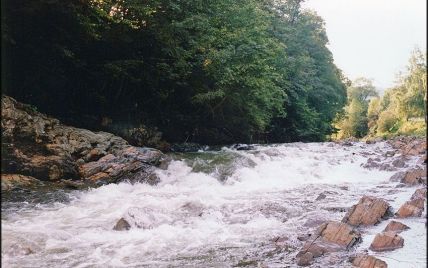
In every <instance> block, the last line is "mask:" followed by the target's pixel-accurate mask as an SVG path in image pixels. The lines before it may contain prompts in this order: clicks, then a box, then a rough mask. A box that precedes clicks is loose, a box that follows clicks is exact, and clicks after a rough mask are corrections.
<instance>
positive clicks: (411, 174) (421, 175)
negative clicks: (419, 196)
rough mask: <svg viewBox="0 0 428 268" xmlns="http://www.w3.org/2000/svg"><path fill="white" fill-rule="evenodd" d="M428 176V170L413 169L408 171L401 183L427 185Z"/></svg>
mask: <svg viewBox="0 0 428 268" xmlns="http://www.w3.org/2000/svg"><path fill="white" fill-rule="evenodd" d="M426 176H427V174H426V168H420V167H417V168H412V169H410V170H408V171H406V173H405V174H404V177H403V178H402V179H401V182H402V183H405V184H407V185H417V184H424V183H425V184H426Z"/></svg>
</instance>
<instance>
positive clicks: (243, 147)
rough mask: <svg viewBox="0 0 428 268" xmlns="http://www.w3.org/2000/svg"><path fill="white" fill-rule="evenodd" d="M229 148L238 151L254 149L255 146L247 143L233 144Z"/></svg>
mask: <svg viewBox="0 0 428 268" xmlns="http://www.w3.org/2000/svg"><path fill="white" fill-rule="evenodd" d="M230 148H231V149H235V150H238V151H249V150H254V149H256V147H255V146H254V145H249V144H239V143H238V144H234V145H232V146H231V147H230Z"/></svg>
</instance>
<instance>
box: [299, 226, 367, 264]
mask: <svg viewBox="0 0 428 268" xmlns="http://www.w3.org/2000/svg"><path fill="white" fill-rule="evenodd" d="M360 241H361V234H360V233H359V232H357V231H356V230H354V229H353V228H352V227H351V226H350V225H348V224H346V223H342V222H335V221H330V222H326V223H324V224H322V225H321V226H320V227H319V228H318V229H317V231H316V232H315V234H314V235H313V237H312V238H311V239H310V240H308V241H307V242H306V243H305V245H304V246H303V248H302V249H301V250H300V251H299V253H298V254H297V255H296V257H297V263H298V264H299V263H301V264H305V265H306V263H308V262H309V263H311V262H312V259H313V258H316V257H319V256H321V255H323V254H325V253H327V252H337V251H343V250H348V249H349V248H351V247H352V246H354V245H355V244H357V243H358V242H360ZM307 253H311V254H307ZM299 265H300V264H299Z"/></svg>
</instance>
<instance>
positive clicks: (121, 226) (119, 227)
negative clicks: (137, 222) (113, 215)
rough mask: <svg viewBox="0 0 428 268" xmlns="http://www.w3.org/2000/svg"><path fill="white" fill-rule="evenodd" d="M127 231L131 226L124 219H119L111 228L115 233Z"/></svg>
mask: <svg viewBox="0 0 428 268" xmlns="http://www.w3.org/2000/svg"><path fill="white" fill-rule="evenodd" d="M129 229H131V225H130V224H129V223H128V222H127V221H126V220H125V219H124V218H120V219H119V220H118V221H117V223H116V225H115V226H114V227H113V230H116V231H127V230H129Z"/></svg>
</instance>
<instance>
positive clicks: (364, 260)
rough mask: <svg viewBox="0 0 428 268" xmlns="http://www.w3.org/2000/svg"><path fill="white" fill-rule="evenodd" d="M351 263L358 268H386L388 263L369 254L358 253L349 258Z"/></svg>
mask: <svg viewBox="0 0 428 268" xmlns="http://www.w3.org/2000/svg"><path fill="white" fill-rule="evenodd" d="M351 263H352V265H353V266H355V267H359V268H387V267H388V265H387V264H386V262H384V261H383V260H380V259H378V258H375V257H373V256H370V255H358V256H356V257H353V258H351Z"/></svg>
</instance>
